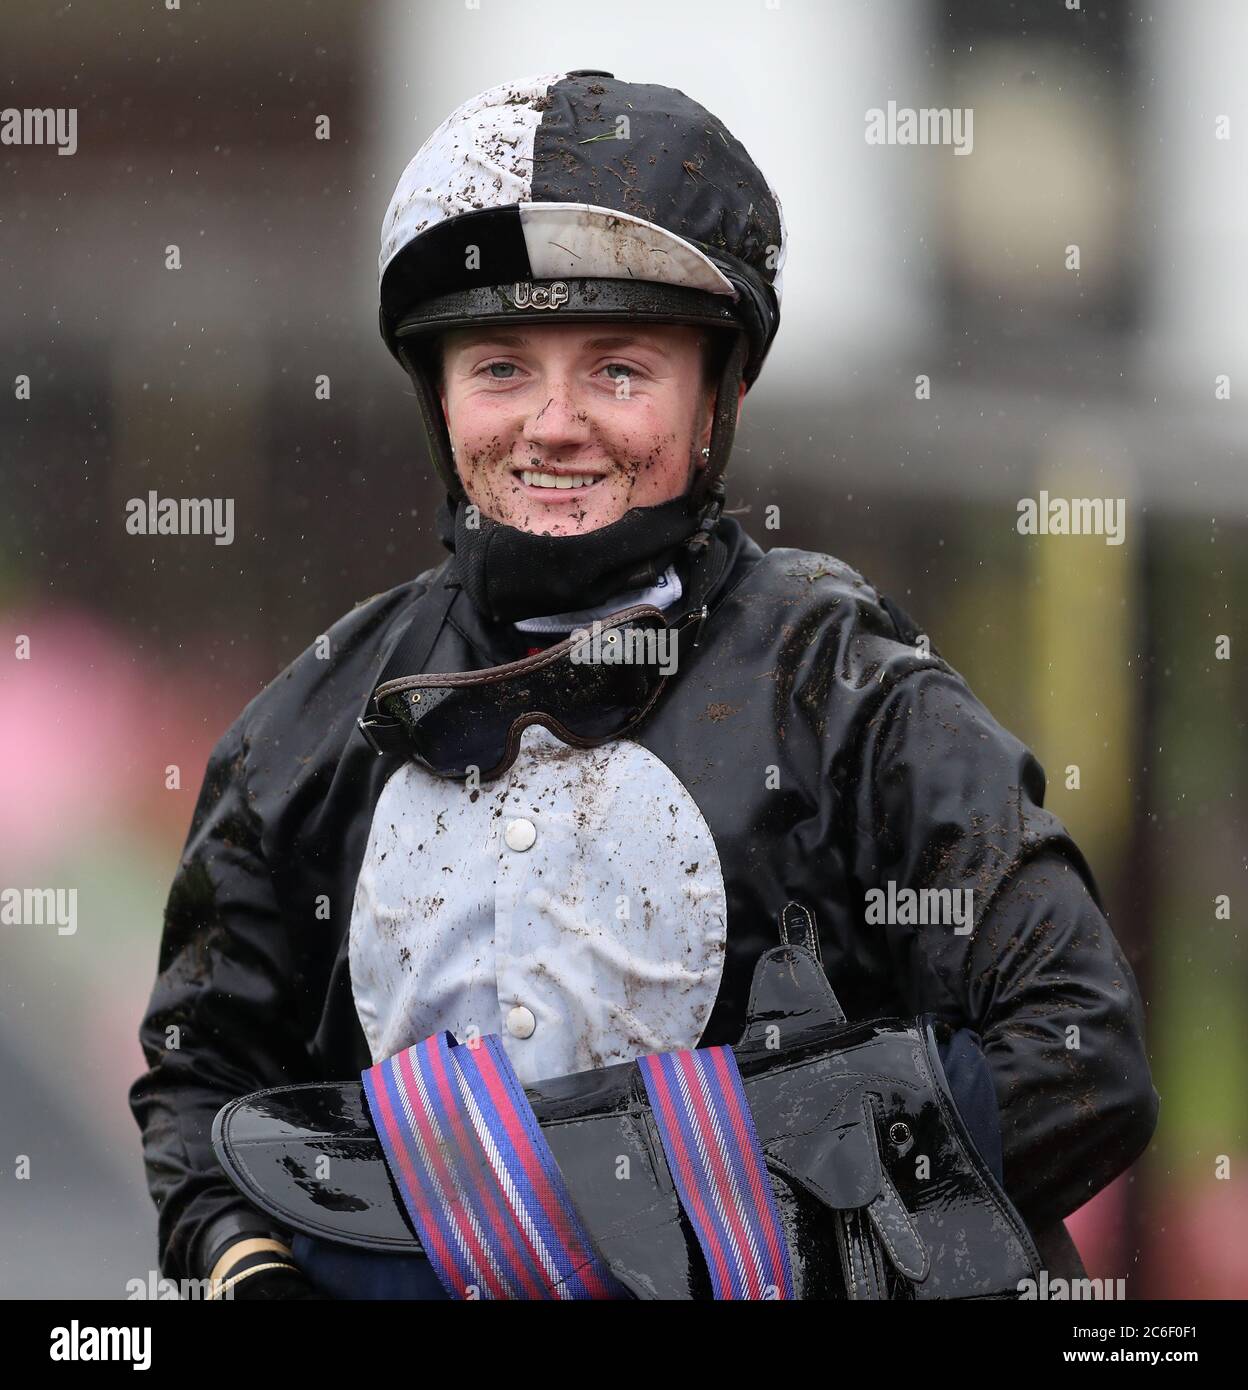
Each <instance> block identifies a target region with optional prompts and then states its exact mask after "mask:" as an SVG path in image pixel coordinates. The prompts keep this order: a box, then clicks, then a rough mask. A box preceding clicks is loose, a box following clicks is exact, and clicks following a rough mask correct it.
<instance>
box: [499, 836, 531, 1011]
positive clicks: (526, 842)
mask: <svg viewBox="0 0 1248 1390" xmlns="http://www.w3.org/2000/svg"><path fill="white" fill-rule="evenodd" d="M503 839H505V840H506V841H507V848H508V849H519V850H525V849H528V848H529V847H530V846H531V845H532V844H533V841H534V840H536V839H537V827H536V826H535V825H534V824H533V822H532V821H531V820H509V821H508V822H507V829H506V830H505V831H504V832H503ZM525 1036H526V1037H527V1036H528V1035H527V1034H526V1035H525Z"/></svg>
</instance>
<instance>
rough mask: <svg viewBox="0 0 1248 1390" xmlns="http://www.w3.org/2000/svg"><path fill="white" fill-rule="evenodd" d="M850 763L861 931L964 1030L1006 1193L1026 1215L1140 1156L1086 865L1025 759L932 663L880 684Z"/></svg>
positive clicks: (1149, 1128)
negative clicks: (981, 1070) (991, 1105)
mask: <svg viewBox="0 0 1248 1390" xmlns="http://www.w3.org/2000/svg"><path fill="white" fill-rule="evenodd" d="M858 771H859V777H858V782H857V788H856V793H855V798H854V800H855V804H854V811H853V814H854V817H855V821H856V825H855V827H854V843H855V846H856V849H855V861H854V862H855V877H856V880H857V888H858V890H859V891H861V892H862V893H863V898H864V901H863V913H864V925H863V930H864V931H868V932H871V931H878V932H883V933H885V935H886V938H887V943H888V954H889V957H890V959H891V960H892V962H893V965H894V968H895V969H896V971H897V977H898V982H899V984H900V987H901V990H902V994H903V997H905V999H906V1000H907V1003H908V1006H909V1007H910V1009H912V1010H913V1011H915V1012H918V1011H922V1010H931V1011H932V1012H934V1013H938V1014H940V1015H942V1016H943V1017H945V1018H947V1019H949V1020H950V1021H951V1022H953V1023H954V1024H955V1025H956V1026H958V1027H970V1028H973V1029H975V1030H976V1031H977V1032H979V1034H980V1035H981V1037H982V1039H983V1044H984V1050H985V1053H986V1055H987V1058H988V1062H989V1065H990V1068H991V1071H992V1078H993V1085H994V1088H995V1091H996V1095H997V1100H998V1103H999V1109H1000V1118H1001V1137H1002V1149H1003V1158H1004V1173H1005V1187H1006V1190H1007V1191H1008V1192H1009V1194H1010V1196H1011V1198H1012V1199H1013V1201H1014V1202H1015V1204H1016V1206H1017V1207H1018V1208H1019V1210H1020V1212H1021V1213H1022V1215H1023V1216H1024V1217H1025V1218H1026V1219H1027V1220H1028V1221H1029V1222H1031V1223H1033V1224H1039V1223H1041V1222H1044V1221H1047V1220H1049V1219H1052V1218H1060V1217H1063V1216H1065V1215H1067V1214H1068V1213H1070V1212H1072V1211H1074V1210H1075V1209H1076V1208H1077V1207H1079V1206H1081V1205H1082V1204H1083V1203H1084V1202H1086V1201H1087V1200H1088V1199H1089V1198H1090V1197H1092V1196H1093V1195H1095V1193H1097V1192H1098V1191H1100V1189H1101V1188H1103V1187H1104V1186H1105V1185H1106V1184H1107V1183H1108V1182H1110V1181H1111V1180H1112V1179H1113V1178H1114V1177H1116V1176H1117V1175H1118V1174H1119V1173H1121V1172H1122V1171H1123V1170H1124V1169H1125V1168H1127V1167H1128V1166H1129V1165H1130V1164H1131V1163H1132V1162H1133V1161H1134V1160H1135V1159H1136V1158H1137V1157H1138V1156H1139V1155H1140V1153H1141V1152H1142V1151H1143V1150H1144V1148H1145V1147H1146V1145H1147V1143H1148V1141H1149V1139H1150V1137H1151V1136H1152V1133H1153V1130H1154V1129H1155V1127H1156V1123H1157V1113H1158V1106H1159V1100H1158V1096H1157V1093H1156V1091H1155V1090H1154V1088H1153V1083H1152V1077H1151V1075H1150V1071H1149V1065H1148V1059H1147V1055H1146V1052H1145V1046H1144V1036H1143V1009H1142V1005H1141V1001H1140V995H1139V990H1138V987H1137V984H1136V981H1135V977H1134V975H1133V973H1132V971H1131V967H1130V965H1129V964H1128V962H1127V960H1126V958H1125V956H1124V954H1123V952H1122V949H1121V947H1120V945H1119V943H1118V941H1117V940H1116V939H1115V937H1114V933H1113V932H1112V931H1111V929H1110V926H1109V923H1108V921H1107V920H1106V917H1105V914H1104V912H1103V911H1102V907H1101V902H1100V897H1099V894H1098V890H1097V887H1096V884H1095V882H1094V880H1093V877H1092V873H1091V870H1090V869H1089V867H1088V865H1087V863H1086V862H1085V860H1084V858H1083V855H1082V854H1081V853H1080V851H1079V849H1078V848H1077V846H1076V845H1075V844H1074V842H1073V841H1072V839H1071V838H1070V835H1069V834H1068V833H1067V831H1066V829H1065V827H1064V826H1063V825H1062V823H1061V822H1060V821H1059V820H1058V819H1057V817H1056V816H1054V815H1053V814H1052V813H1051V812H1049V811H1046V810H1045V809H1044V805H1043V803H1044V792H1045V778H1044V772H1043V770H1042V769H1041V767H1040V765H1039V763H1038V762H1037V761H1036V759H1035V757H1034V756H1033V755H1032V754H1031V753H1030V752H1029V751H1028V749H1027V748H1025V747H1024V746H1023V744H1022V743H1020V742H1019V740H1018V739H1016V738H1015V737H1014V736H1013V735H1012V734H1010V733H1008V732H1007V731H1006V730H1005V729H1003V728H1002V727H1001V725H999V724H998V723H997V722H996V720H995V719H994V718H993V717H992V715H991V714H990V713H989V712H988V710H987V709H986V708H985V707H984V706H983V705H982V704H981V703H980V702H979V701H978V700H977V699H976V698H975V696H974V695H973V694H972V693H971V691H970V690H969V689H968V688H967V686H966V684H965V682H964V681H963V680H962V679H961V678H960V677H959V676H958V675H957V673H956V672H954V671H953V670H952V669H951V668H949V667H948V666H946V665H945V664H944V663H943V662H940V661H938V660H934V661H933V662H932V663H931V664H929V665H927V666H924V667H921V668H920V669H918V670H911V671H910V673H909V674H907V675H905V676H904V677H903V678H901V679H898V680H896V681H895V683H893V684H892V685H891V686H890V687H887V688H886V690H885V692H884V693H883V694H882V695H881V696H880V697H879V700H878V703H877V704H876V705H875V707H874V709H873V711H872V713H871V717H870V718H869V720H867V721H866V722H865V727H864V729H863V731H862V739H861V754H860V759H859V768H858ZM890 884H891V885H892V886H891V887H890ZM905 890H914V892H913V894H909V893H907V892H906V891H905ZM922 890H938V892H937V893H936V894H933V893H931V892H927V893H926V894H924V893H923V892H922ZM939 890H948V892H947V893H944V892H939Z"/></svg>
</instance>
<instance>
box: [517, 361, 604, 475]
mask: <svg viewBox="0 0 1248 1390" xmlns="http://www.w3.org/2000/svg"><path fill="white" fill-rule="evenodd" d="M534 403H535V404H534V409H533V410H532V411H531V412H530V414H529V415H528V416H527V418H526V419H525V422H524V429H523V431H522V438H523V439H524V442H525V443H526V444H531V445H533V446H534V447H535V448H538V449H541V450H544V451H545V452H546V453H548V454H551V455H556V454H560V453H565V452H567V451H569V450H575V449H578V448H580V447H581V446H582V445H583V444H585V443H586V442H588V440H589V438H590V434H591V431H590V426H589V412H588V411H587V410H586V409H585V407H584V405H583V403H582V402H581V400H580V396H579V393H578V392H577V389H576V387H575V385H574V383H573V382H572V381H571V380H570V379H569V378H568V376H566V375H564V374H562V373H557V372H548V373H547V374H546V376H545V378H544V380H543V382H542V389H541V390H540V391H538V392H535V393H534Z"/></svg>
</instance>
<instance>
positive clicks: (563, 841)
mask: <svg viewBox="0 0 1248 1390" xmlns="http://www.w3.org/2000/svg"><path fill="white" fill-rule="evenodd" d="M516 818H521V819H525V820H529V821H531V822H532V823H533V825H534V827H535V828H536V832H537V833H536V837H535V843H534V845H533V847H532V848H531V849H529V850H528V851H527V852H525V853H523V854H518V853H515V852H514V851H511V850H509V849H508V848H507V847H506V845H505V843H504V839H503V827H505V826H506V825H507V823H508V820H509V819H516ZM726 925H727V899H726V896H725V892H724V881H723V874H722V872H721V869H720V861H719V855H718V853H717V851H716V848H715V842H714V839H713V838H712V836H711V832H710V829H709V827H708V826H707V824H706V821H705V819H704V818H703V816H702V813H701V811H700V810H699V809H698V806H697V804H696V803H695V801H694V800H693V798H692V796H690V794H689V792H688V790H687V789H686V788H685V786H684V785H683V784H682V783H681V782H680V780H679V779H678V778H677V777H676V775H675V774H674V773H673V772H672V771H671V769H670V768H669V767H668V766H667V765H666V764H665V763H664V762H662V761H661V760H660V759H659V758H657V757H655V755H654V754H653V753H651V752H650V751H649V750H648V749H645V748H643V747H642V746H641V745H640V744H638V743H634V742H632V741H631V740H629V739H617V740H615V741H614V742H611V743H607V744H603V745H602V746H601V747H598V748H591V749H579V748H572V747H569V746H568V745H567V744H564V743H562V742H560V741H559V739H557V738H556V737H555V735H554V734H552V733H550V732H549V731H548V730H547V729H545V728H543V727H541V726H540V725H530V726H529V727H528V728H527V729H525V730H524V732H523V734H522V737H521V744H520V751H519V754H518V755H517V757H516V761H515V763H514V764H513V765H512V767H511V769H510V770H509V771H508V772H507V773H506V774H505V775H504V776H502V777H500V778H498V779H497V780H496V781H494V782H489V783H485V784H483V785H482V786H481V787H480V788H479V789H477V790H476V791H475V792H474V791H471V790H469V789H468V788H467V787H466V786H465V785H464V784H463V783H460V782H456V781H450V780H448V779H444V778H440V777H435V776H434V775H433V774H432V773H429V772H426V771H425V770H424V769H423V768H421V767H419V766H418V765H417V764H415V763H413V762H410V761H409V762H406V763H404V764H403V765H401V766H400V767H399V768H397V769H396V771H395V772H394V773H393V775H392V776H391V777H390V779H389V780H388V781H387V783H386V785H385V787H384V788H383V790H382V794H381V796H380V798H379V799H378V802H377V806H376V810H375V812H374V815H373V824H372V827H371V830H370V833H369V837H368V844H367V846H366V849H365V853H364V859H363V863H362V866H361V869H360V874H359V878H358V880H357V883H356V891H355V900H354V903H353V906H352V912H351V928H350V942H349V951H350V966H351V987H352V992H353V994H354V997H355V1006H356V1011H357V1013H358V1015H359V1019H360V1024H361V1026H362V1028H363V1030H364V1036H365V1038H366V1039H367V1041H368V1045H369V1047H370V1049H371V1052H372V1057H373V1060H374V1062H377V1061H381V1060H383V1059H384V1058H387V1057H392V1056H393V1055H394V1054H395V1053H397V1052H401V1051H403V1050H404V1049H405V1048H408V1047H410V1046H412V1045H413V1044H414V1043H418V1042H421V1041H423V1040H424V1039H425V1038H427V1037H429V1036H430V1035H431V1034H433V1033H437V1032H441V1031H443V1030H449V1031H450V1032H451V1033H453V1034H454V1035H455V1036H456V1037H457V1038H458V1039H459V1040H460V1041H461V1042H464V1041H469V1040H471V1039H472V1038H474V1037H482V1036H485V1035H486V1034H490V1033H499V1034H501V1036H502V1039H503V1044H504V1047H505V1048H506V1050H507V1055H508V1057H509V1058H510V1060H511V1062H512V1065H513V1066H514V1067H515V1070H516V1073H517V1075H518V1076H519V1077H520V1080H521V1081H522V1082H524V1083H532V1082H536V1081H540V1080H543V1079H545V1078H547V1077H552V1076H564V1075H568V1074H570V1073H572V1072H578V1071H590V1070H593V1069H596V1068H599V1067H605V1066H610V1065H612V1064H614V1063H617V1062H628V1061H631V1060H632V1059H633V1058H635V1057H639V1056H642V1055H645V1054H647V1053H655V1052H671V1051H678V1050H681V1049H685V1048H693V1047H696V1046H697V1045H698V1041H699V1039H700V1038H701V1036H702V1033H703V1030H704V1029H705V1027H706V1024H707V1021H708V1019H709V1018H710V1015H711V1010H712V1008H713V1007H714V1004H715V999H716V996H717V994H718V993H719V984H720V978H721V976H722V974H723V967H724V949H725V938H726ZM521 1000H522V1001H523V1003H524V1007H525V1008H526V1009H528V1010H530V1011H531V1012H532V1014H533V1017H534V1031H533V1033H532V1034H531V1036H529V1037H527V1038H523V1039H521V1038H517V1037H515V1036H514V1035H513V1034H512V1033H511V1032H510V1031H509V1029H508V1027H507V1017H508V1014H509V1013H510V1011H511V1010H512V1009H513V1008H514V1007H515V1006H516V1004H517V1001H521Z"/></svg>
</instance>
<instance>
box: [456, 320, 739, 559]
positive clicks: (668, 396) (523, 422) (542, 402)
mask: <svg viewBox="0 0 1248 1390" xmlns="http://www.w3.org/2000/svg"><path fill="white" fill-rule="evenodd" d="M705 336H706V335H704V334H703V332H702V330H701V329H698V328H694V327H692V326H690V325H686V324H634V323H609V322H600V323H586V324H567V323H563V324H516V325H514V326H513V327H511V328H505V329H504V328H501V327H487V328H480V329H459V330H455V331H453V332H451V333H449V334H447V335H446V337H445V339H444V340H443V344H442V384H441V387H440V395H441V398H442V409H443V411H444V412H445V415H446V422H447V428H448V430H449V432H450V436H451V444H452V447H453V449H454V452H455V464H456V469H457V471H458V473H459V477H460V480H461V481H462V483H463V485H464V491H465V492H466V493H467V494H468V500H469V501H470V502H473V503H475V504H476V505H477V506H478V507H479V508H480V509H481V511H482V512H484V513H485V515H486V516H489V517H492V518H493V519H494V520H495V521H500V522H503V523H505V524H506V525H509V526H516V527H519V528H520V529H522V530H525V531H533V532H536V533H538V534H541V535H550V536H566V535H573V534H576V533H578V532H582V531H594V530H597V529H598V528H599V527H601V526H607V525H609V524H610V523H611V522H613V521H618V520H619V518H620V517H622V516H623V515H624V513H625V512H626V511H628V509H629V508H630V507H649V506H655V505H657V504H658V503H660V502H666V501H668V500H669V499H671V498H673V497H679V496H681V495H682V494H683V493H684V492H686V491H687V490H688V488H689V485H690V483H691V482H692V481H693V477H694V471H695V469H697V468H699V467H702V466H703V465H704V463H705V460H704V459H703V458H702V455H701V450H702V448H703V447H704V446H706V444H707V443H708V442H709V440H710V435H711V419H712V412H713V409H714V404H715V386H714V383H713V382H707V381H706V380H705V372H704V362H705V351H704V346H703V345H704V339H705ZM744 394H745V388H744V385H743V386H742V388H741V392H740V395H739V396H738V399H737V410H738V414H739V413H740V408H741V406H740V402H741V397H742V396H744Z"/></svg>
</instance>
